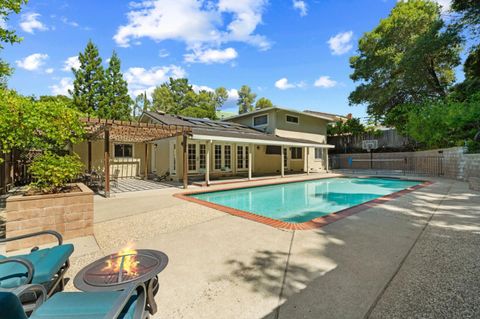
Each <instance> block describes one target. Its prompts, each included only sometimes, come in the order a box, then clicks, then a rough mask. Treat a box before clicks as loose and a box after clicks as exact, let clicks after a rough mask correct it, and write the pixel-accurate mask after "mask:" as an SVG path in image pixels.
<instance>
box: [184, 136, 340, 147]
mask: <svg viewBox="0 0 480 319" xmlns="http://www.w3.org/2000/svg"><path fill="white" fill-rule="evenodd" d="M192 140H201V141H219V142H232V143H247V144H257V145H287V146H304V147H321V148H335V146H334V145H329V144H321V143H318V144H317V143H302V142H287V141H285V142H283V141H269V140H257V139H249V138H241V137H224V136H212V135H198V134H193V135H192Z"/></svg>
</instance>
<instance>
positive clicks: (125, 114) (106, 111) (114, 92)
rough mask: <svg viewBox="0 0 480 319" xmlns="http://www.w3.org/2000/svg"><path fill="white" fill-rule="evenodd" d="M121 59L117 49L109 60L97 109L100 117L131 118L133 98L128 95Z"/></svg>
mask: <svg viewBox="0 0 480 319" xmlns="http://www.w3.org/2000/svg"><path fill="white" fill-rule="evenodd" d="M120 64H121V62H120V59H119V57H118V55H117V53H116V52H115V51H113V53H112V57H111V58H110V61H109V62H108V68H107V70H106V71H105V77H104V80H103V88H102V96H101V101H100V103H99V107H98V110H97V115H98V116H99V117H100V118H105V119H112V120H129V119H130V116H131V108H130V105H131V104H132V99H131V98H130V96H129V95H128V85H127V81H125V80H124V79H123V74H122V72H121V71H120V67H121V66H120Z"/></svg>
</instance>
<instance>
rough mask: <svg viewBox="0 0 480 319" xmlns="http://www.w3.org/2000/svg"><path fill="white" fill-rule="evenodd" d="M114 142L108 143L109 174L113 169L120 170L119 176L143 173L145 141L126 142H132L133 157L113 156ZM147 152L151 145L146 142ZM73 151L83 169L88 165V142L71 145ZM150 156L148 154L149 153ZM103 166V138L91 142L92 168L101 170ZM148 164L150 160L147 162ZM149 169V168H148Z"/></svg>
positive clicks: (140, 174) (141, 174)
mask: <svg viewBox="0 0 480 319" xmlns="http://www.w3.org/2000/svg"><path fill="white" fill-rule="evenodd" d="M114 144H115V143H114V142H111V143H110V158H111V162H110V163H111V164H110V174H113V173H114V172H115V170H117V169H118V170H120V174H119V176H120V177H133V176H143V175H144V164H145V143H127V142H126V144H133V158H115V156H114V154H115V152H114ZM119 144H120V142H119ZM147 147H148V152H149V154H151V148H152V146H151V145H150V144H147ZM73 152H74V153H77V154H78V155H79V156H80V159H81V160H82V162H83V164H84V165H85V169H87V167H88V143H87V142H82V143H79V144H76V145H74V146H73ZM149 157H150V155H149ZM103 166H104V142H103V140H98V141H93V142H92V169H93V170H98V171H102V170H103ZM149 166H150V162H149ZM148 171H149V172H150V171H151V168H149V169H148Z"/></svg>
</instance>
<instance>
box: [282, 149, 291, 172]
mask: <svg viewBox="0 0 480 319" xmlns="http://www.w3.org/2000/svg"><path fill="white" fill-rule="evenodd" d="M288 150H289V149H288V147H284V148H283V168H284V170H289V169H290V161H289V157H288Z"/></svg>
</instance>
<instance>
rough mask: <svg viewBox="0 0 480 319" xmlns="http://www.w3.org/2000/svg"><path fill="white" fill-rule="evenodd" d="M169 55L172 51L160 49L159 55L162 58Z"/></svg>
mask: <svg viewBox="0 0 480 319" xmlns="http://www.w3.org/2000/svg"><path fill="white" fill-rule="evenodd" d="M169 55H170V53H169V52H168V51H167V50H165V49H161V50H160V51H158V56H159V57H161V58H166V57H167V56H169Z"/></svg>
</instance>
